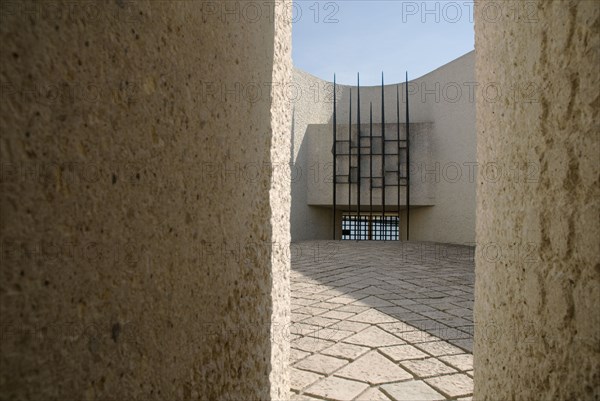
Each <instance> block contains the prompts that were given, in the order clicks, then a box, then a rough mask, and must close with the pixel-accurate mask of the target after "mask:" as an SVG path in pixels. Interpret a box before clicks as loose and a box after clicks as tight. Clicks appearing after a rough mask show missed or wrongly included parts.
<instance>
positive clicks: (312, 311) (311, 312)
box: [294, 306, 329, 316]
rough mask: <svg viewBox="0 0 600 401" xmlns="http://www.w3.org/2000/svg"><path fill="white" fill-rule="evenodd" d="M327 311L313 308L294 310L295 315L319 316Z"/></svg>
mask: <svg viewBox="0 0 600 401" xmlns="http://www.w3.org/2000/svg"><path fill="white" fill-rule="evenodd" d="M328 310H329V309H324V308H317V307H315V306H303V307H302V308H299V309H296V310H294V312H297V313H307V314H309V315H312V316H314V315H320V314H321V313H325V312H327V311H328Z"/></svg>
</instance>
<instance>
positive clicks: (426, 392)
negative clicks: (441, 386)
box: [381, 380, 446, 401]
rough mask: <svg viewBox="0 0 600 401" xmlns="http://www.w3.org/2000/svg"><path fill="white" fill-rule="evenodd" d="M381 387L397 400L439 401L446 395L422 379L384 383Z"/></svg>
mask: <svg viewBox="0 0 600 401" xmlns="http://www.w3.org/2000/svg"><path fill="white" fill-rule="evenodd" d="M381 389H382V390H383V391H384V392H385V393H387V394H389V395H390V396H391V397H392V398H393V399H394V400H395V401H438V400H445V399H446V397H445V396H443V395H442V394H440V393H438V392H437V391H435V390H434V389H433V388H431V387H430V386H428V385H427V384H426V383H424V382H423V381H421V380H410V381H406V382H402V383H392V384H384V385H383V386H381Z"/></svg>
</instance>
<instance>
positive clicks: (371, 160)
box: [369, 102, 373, 239]
mask: <svg viewBox="0 0 600 401" xmlns="http://www.w3.org/2000/svg"><path fill="white" fill-rule="evenodd" d="M372 225H373V102H371V103H370V105H369V239H373V236H372Z"/></svg>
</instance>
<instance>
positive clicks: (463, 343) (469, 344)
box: [449, 338, 473, 353]
mask: <svg viewBox="0 0 600 401" xmlns="http://www.w3.org/2000/svg"><path fill="white" fill-rule="evenodd" d="M449 342H450V343H452V344H454V345H456V346H457V347H459V348H462V349H464V350H465V351H467V352H471V353H473V339H472V338H471V339H464V340H450V341H449Z"/></svg>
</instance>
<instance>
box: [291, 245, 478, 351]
mask: <svg viewBox="0 0 600 401" xmlns="http://www.w3.org/2000/svg"><path fill="white" fill-rule="evenodd" d="M291 255H292V272H293V275H292V297H296V298H306V299H309V300H315V302H314V303H310V304H308V303H307V304H306V305H304V306H303V308H307V307H310V308H319V307H322V308H323V309H331V308H332V307H333V308H334V309H333V310H338V309H339V308H340V307H342V308H343V305H356V306H365V307H369V308H371V309H375V310H377V311H379V312H381V313H384V314H386V315H388V316H390V317H392V318H394V319H397V320H399V321H401V322H402V323H404V327H402V325H396V327H395V328H394V327H392V326H390V327H389V328H388V330H391V331H396V332H405V331H410V330H414V329H412V328H411V326H412V327H414V328H417V329H419V330H422V331H423V332H424V333H423V335H425V333H428V334H430V335H433V336H435V337H437V338H439V339H441V340H445V341H448V342H449V343H451V344H453V345H455V346H457V347H459V348H462V349H463V350H465V351H467V352H470V353H472V352H473V327H474V326H473V300H474V296H473V286H474V280H475V273H474V247H469V246H460V245H449V244H439V243H431V242H391V241H390V242H374V241H369V242H367V241H360V242H358V241H311V242H299V243H295V244H293V245H292V251H291ZM298 273H300V274H301V275H302V276H304V278H305V279H304V280H301V281H298V280H296V278H297V276H296V274H298ZM307 280H310V281H312V283H313V284H314V285H306V284H308V283H309V282H310V281H307ZM315 285H317V286H319V285H320V286H324V287H317V288H315ZM319 290H320V291H319ZM345 298H351V300H352V301H351V302H349V303H346V302H345V301H348V299H345ZM317 301H319V302H317ZM336 303H340V304H339V305H335V304H336ZM303 308H294V307H292V309H293V311H292V312H294V313H303ZM357 310H358V309H357ZM304 311H305V312H308V310H306V309H304ZM313 311H317V312H318V310H313ZM323 312H325V311H323ZM310 314H312V313H310ZM292 321H293V322H294V323H296V321H295V320H294V319H292ZM296 326H297V329H298V331H302V326H298V324H296ZM316 326H319V325H318V324H317V325H316ZM321 327H323V326H321ZM327 328H329V329H335V328H336V325H335V324H333V325H331V326H327ZM309 329H310V328H309ZM292 331H294V330H292ZM305 331H306V330H305ZM298 334H304V333H298ZM322 338H324V339H327V334H324V335H323V337H322Z"/></svg>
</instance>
